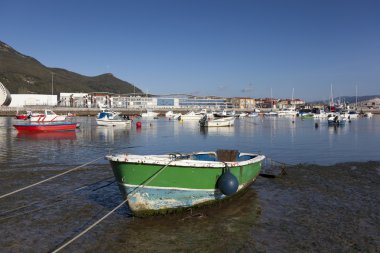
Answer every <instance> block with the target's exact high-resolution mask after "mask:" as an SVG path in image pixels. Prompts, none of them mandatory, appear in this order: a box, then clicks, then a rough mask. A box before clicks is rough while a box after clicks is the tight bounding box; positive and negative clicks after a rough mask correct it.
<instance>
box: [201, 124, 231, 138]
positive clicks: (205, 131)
mask: <svg viewBox="0 0 380 253" xmlns="http://www.w3.org/2000/svg"><path fill="white" fill-rule="evenodd" d="M200 133H201V134H202V135H204V136H207V135H210V136H222V137H227V136H233V135H234V133H235V126H230V127H200Z"/></svg>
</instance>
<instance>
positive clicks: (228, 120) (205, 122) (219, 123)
mask: <svg viewBox="0 0 380 253" xmlns="http://www.w3.org/2000/svg"><path fill="white" fill-rule="evenodd" d="M234 123H235V117H223V118H216V119H210V118H208V117H207V115H205V116H203V118H202V119H200V120H199V125H200V126H201V127H226V126H227V127H228V126H233V125H234Z"/></svg>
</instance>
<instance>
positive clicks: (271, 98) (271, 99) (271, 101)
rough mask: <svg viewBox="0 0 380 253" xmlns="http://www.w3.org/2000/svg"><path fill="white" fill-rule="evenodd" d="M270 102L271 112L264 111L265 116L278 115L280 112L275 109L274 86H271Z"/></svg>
mask: <svg viewBox="0 0 380 253" xmlns="http://www.w3.org/2000/svg"><path fill="white" fill-rule="evenodd" d="M270 103H271V110H270V111H269V112H266V113H264V115H265V116H278V113H277V112H275V111H273V97H272V88H270Z"/></svg>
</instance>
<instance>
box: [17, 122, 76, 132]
mask: <svg viewBox="0 0 380 253" xmlns="http://www.w3.org/2000/svg"><path fill="white" fill-rule="evenodd" d="M13 126H14V127H15V128H16V129H17V131H19V132H54V131H74V130H75V129H76V128H77V123H64V122H62V123H50V124H49V123H46V124H18V125H13Z"/></svg>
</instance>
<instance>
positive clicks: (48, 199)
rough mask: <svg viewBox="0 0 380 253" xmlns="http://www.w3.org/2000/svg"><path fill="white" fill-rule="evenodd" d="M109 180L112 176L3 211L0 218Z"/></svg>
mask: <svg viewBox="0 0 380 253" xmlns="http://www.w3.org/2000/svg"><path fill="white" fill-rule="evenodd" d="M111 178H113V176H112V177H107V178H103V179H101V180H98V181H96V182H94V183H91V184H87V185H84V186H81V187H78V188H75V189H73V190H70V191H67V192H64V193H61V194H59V195H57V196H54V197H50V198H47V199H44V200H38V201H34V202H32V203H29V204H26V205H22V206H19V207H16V208H13V209H8V210H5V211H2V212H1V213H0V217H1V216H4V215H5V214H8V213H12V212H15V211H18V210H20V209H23V208H26V207H30V206H33V205H36V204H42V203H45V202H48V201H50V200H54V199H57V198H60V197H62V196H65V195H69V194H71V193H74V192H76V191H81V190H83V189H86V188H88V187H91V186H93V185H96V184H98V183H100V182H103V181H106V180H109V179H111ZM114 182H115V180H113V181H112V182H111V183H108V184H106V185H105V186H101V187H98V188H96V189H93V190H92V191H97V190H99V189H101V188H104V187H106V186H109V185H110V184H113V183H114ZM8 217H13V216H8ZM8 217H6V218H8ZM3 219H4V218H1V219H0V220H3Z"/></svg>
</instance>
